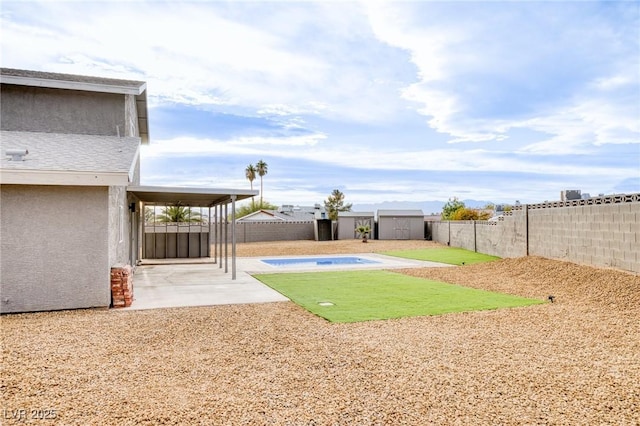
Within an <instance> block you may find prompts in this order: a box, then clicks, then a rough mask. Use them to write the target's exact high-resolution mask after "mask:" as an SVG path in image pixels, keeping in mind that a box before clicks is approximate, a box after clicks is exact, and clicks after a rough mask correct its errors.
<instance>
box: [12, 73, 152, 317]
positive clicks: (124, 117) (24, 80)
mask: <svg viewBox="0 0 640 426" xmlns="http://www.w3.org/2000/svg"><path fill="white" fill-rule="evenodd" d="M0 82H1V91H0V94H1V97H2V104H1V112H0V114H1V117H2V120H1V135H0V138H1V139H0V141H1V144H2V158H1V159H0V184H1V185H0V235H1V236H2V243H1V247H0V249H1V251H2V256H1V259H0V266H1V269H2V271H1V272H0V284H1V286H2V287H1V292H0V312H3V313H4V312H25V311H42V310H52V309H71V308H86V307H98V306H109V305H110V303H111V289H110V286H109V282H110V270H111V267H112V266H114V265H119V264H135V260H136V259H135V255H136V254H135V250H131V239H135V238H136V233H135V232H134V231H135V228H134V227H135V219H134V218H135V215H133V214H132V212H131V211H130V209H129V206H130V205H131V203H133V202H134V199H133V197H132V196H131V195H128V194H127V191H126V187H127V186H128V185H129V184H132V183H133V184H138V183H139V181H140V172H139V170H140V157H139V146H140V143H141V142H143V141H144V142H146V141H148V133H147V132H148V131H147V129H148V125H147V105H146V84H145V83H144V82H140V81H125V80H113V79H103V78H92V77H83V76H69V75H62V74H54V73H43V72H33V71H24V70H13V69H6V68H3V69H2V70H1V71H0ZM11 150H25V151H26V150H28V154H26V155H24V156H23V157H20V156H16V157H14V158H11V157H10V156H9V155H7V152H9V153H10V152H12V151H11ZM132 219H134V223H132Z"/></svg>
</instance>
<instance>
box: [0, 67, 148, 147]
mask: <svg viewBox="0 0 640 426" xmlns="http://www.w3.org/2000/svg"><path fill="white" fill-rule="evenodd" d="M0 83H2V84H13V85H18V86H31V87H46V88H51V89H67V90H81V91H87V92H101V93H117V94H122V95H135V97H136V107H137V108H136V109H137V112H138V128H139V131H140V138H141V139H142V142H143V143H148V141H149V123H148V115H147V83H145V82H144V81H135V80H120V79H115V78H104V77H92V76H86V75H74V74H61V73H53V72H44V71H31V70H19V69H13V68H0Z"/></svg>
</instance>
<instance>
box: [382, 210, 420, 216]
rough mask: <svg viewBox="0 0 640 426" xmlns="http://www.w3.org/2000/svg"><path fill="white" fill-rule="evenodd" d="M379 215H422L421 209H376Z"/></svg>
mask: <svg viewBox="0 0 640 426" xmlns="http://www.w3.org/2000/svg"><path fill="white" fill-rule="evenodd" d="M380 216H420V217H423V216H424V213H423V212H422V210H378V217H380Z"/></svg>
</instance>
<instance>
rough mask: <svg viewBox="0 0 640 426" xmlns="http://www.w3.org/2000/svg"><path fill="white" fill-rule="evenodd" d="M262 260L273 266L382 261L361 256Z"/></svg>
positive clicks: (351, 263)
mask: <svg viewBox="0 0 640 426" xmlns="http://www.w3.org/2000/svg"><path fill="white" fill-rule="evenodd" d="M262 262H264V263H266V264H267V265H271V266H284V267H286V266H332V265H365V264H374V263H380V262H378V261H375V260H369V259H363V258H361V257H354V256H345V257H342V256H341V257H295V258H286V259H262Z"/></svg>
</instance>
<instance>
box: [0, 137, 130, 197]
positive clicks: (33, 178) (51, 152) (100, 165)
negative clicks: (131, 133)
mask: <svg viewBox="0 0 640 426" xmlns="http://www.w3.org/2000/svg"><path fill="white" fill-rule="evenodd" d="M0 139H1V140H2V153H1V154H2V158H0V172H1V177H0V182H2V183H4V184H32V185H97V186H100V185H128V183H129V182H130V181H131V180H132V179H133V172H134V166H135V164H136V161H137V159H138V156H139V154H140V151H139V149H140V148H139V147H140V138H134V137H117V136H97V135H78V134H62V133H41V132H13V131H1V132H0ZM8 149H27V150H28V151H29V154H27V155H26V156H25V157H24V161H13V160H12V159H11V158H10V157H8V156H7V155H6V152H7V150H8Z"/></svg>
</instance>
